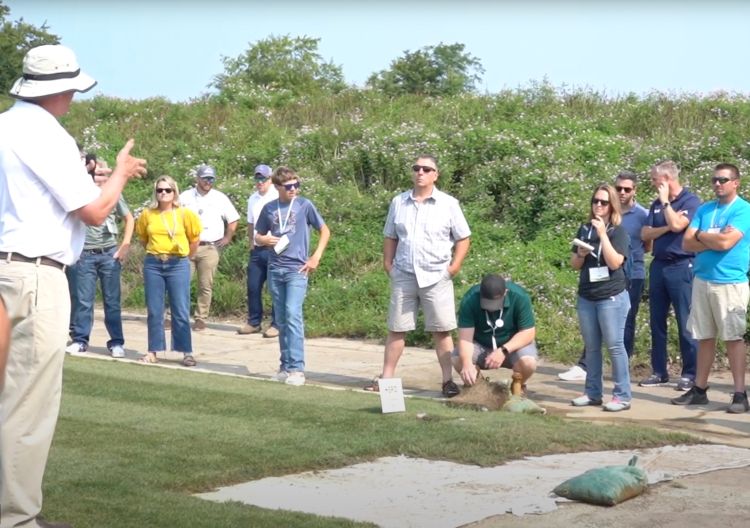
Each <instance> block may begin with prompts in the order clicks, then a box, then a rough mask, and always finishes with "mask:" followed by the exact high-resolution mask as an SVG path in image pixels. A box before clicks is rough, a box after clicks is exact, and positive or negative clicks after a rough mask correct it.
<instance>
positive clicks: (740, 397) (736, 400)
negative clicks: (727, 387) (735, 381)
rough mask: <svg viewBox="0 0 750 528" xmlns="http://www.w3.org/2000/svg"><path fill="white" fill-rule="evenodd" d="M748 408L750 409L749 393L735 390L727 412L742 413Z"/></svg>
mask: <svg viewBox="0 0 750 528" xmlns="http://www.w3.org/2000/svg"><path fill="white" fill-rule="evenodd" d="M748 410H750V404H749V403H748V402H747V393H744V392H735V393H734V395H733V396H732V403H730V404H729V408H728V409H727V412H728V413H732V414H742V413H744V412H747V411H748Z"/></svg>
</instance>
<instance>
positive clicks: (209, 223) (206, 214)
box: [180, 187, 240, 242]
mask: <svg viewBox="0 0 750 528" xmlns="http://www.w3.org/2000/svg"><path fill="white" fill-rule="evenodd" d="M180 205H183V206H185V207H187V208H189V209H191V210H192V211H194V212H195V214H197V215H198V217H199V218H200V219H201V225H202V226H203V231H201V242H216V241H217V240H219V239H221V238H223V237H224V222H225V221H226V223H228V224H231V223H232V222H236V221H237V220H239V219H240V213H238V212H237V209H235V208H234V205H232V202H231V201H230V200H229V198H228V197H227V195H226V194H224V193H223V192H221V191H217V190H216V189H211V190H209V191H208V192H207V193H206V194H205V195H203V194H201V193H199V192H198V189H196V188H195V187H193V188H192V189H188V190H187V191H183V193H182V194H180Z"/></svg>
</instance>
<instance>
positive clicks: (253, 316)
mask: <svg viewBox="0 0 750 528" xmlns="http://www.w3.org/2000/svg"><path fill="white" fill-rule="evenodd" d="M272 175H273V171H272V170H271V167H269V166H268V165H258V166H257V167H255V192H254V193H253V194H251V195H250V198H248V199H247V236H248V238H249V240H248V243H249V246H250V248H251V249H250V260H249V261H248V263H247V324H245V326H243V327H241V328H240V329H239V330H237V333H238V334H243V335H247V334H255V333H257V332H260V331H261V326H260V323H261V322H262V321H263V284H264V283H265V282H266V277H267V276H268V261H269V259H270V258H271V252H272V251H273V248H272V247H271V246H259V245H257V244H256V243H255V235H256V234H257V231H255V225H256V224H257V223H258V218H259V217H260V211H261V210H262V209H263V206H264V205H266V204H267V203H269V202H272V201H274V200H276V199H277V198H278V197H279V191H277V190H276V186H275V185H273V183H272V182H271V176H272ZM278 335H279V328H278V326H277V325H276V318H275V316H274V310H273V304H272V305H271V324H270V325H268V328H266V330H265V332H263V337H278Z"/></svg>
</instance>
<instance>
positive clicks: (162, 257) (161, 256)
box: [156, 253, 171, 262]
mask: <svg viewBox="0 0 750 528" xmlns="http://www.w3.org/2000/svg"><path fill="white" fill-rule="evenodd" d="M170 256H171V255H167V254H166V253H159V254H158V255H156V258H158V259H159V260H161V261H162V262H166V261H168V260H169V257H170Z"/></svg>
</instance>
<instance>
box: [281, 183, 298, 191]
mask: <svg viewBox="0 0 750 528" xmlns="http://www.w3.org/2000/svg"><path fill="white" fill-rule="evenodd" d="M299 186H300V183H299V182H294V183H285V184H284V189H286V190H287V191H291V190H293V189H299Z"/></svg>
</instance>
